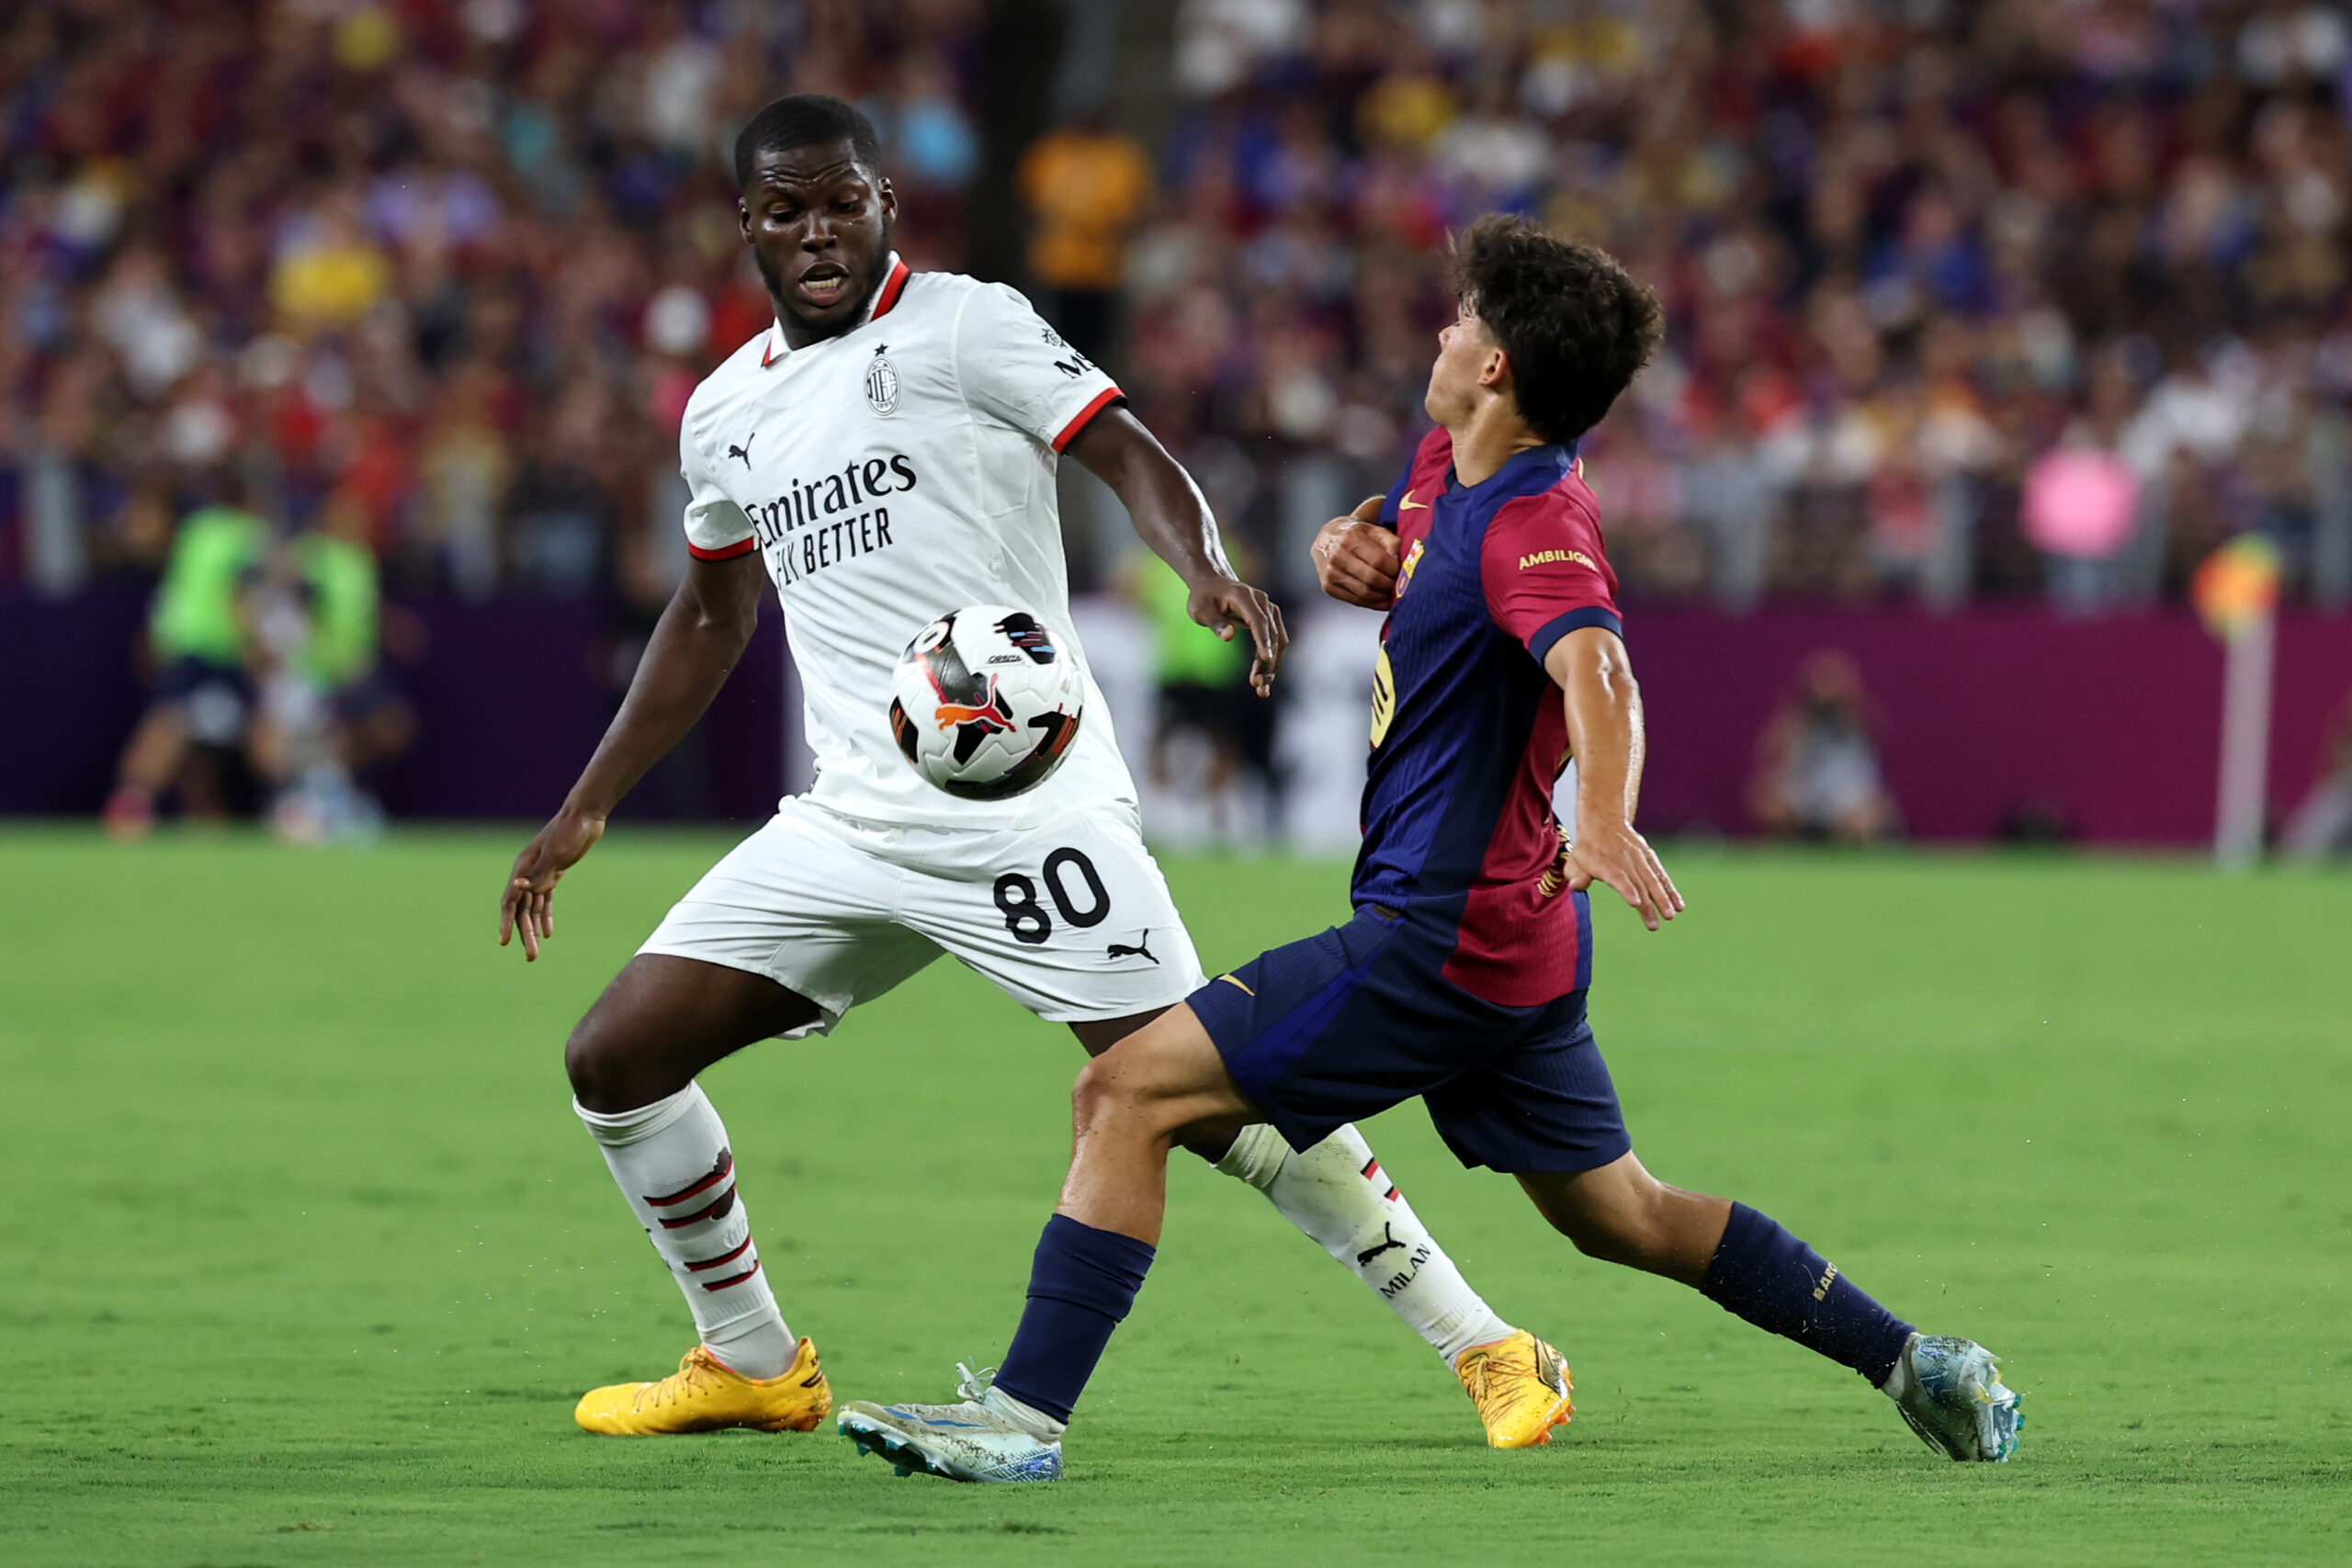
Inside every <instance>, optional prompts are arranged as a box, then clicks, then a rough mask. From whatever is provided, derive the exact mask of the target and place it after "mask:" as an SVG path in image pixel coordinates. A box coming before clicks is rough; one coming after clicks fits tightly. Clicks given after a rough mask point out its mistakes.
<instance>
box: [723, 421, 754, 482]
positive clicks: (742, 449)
mask: <svg viewBox="0 0 2352 1568" xmlns="http://www.w3.org/2000/svg"><path fill="white" fill-rule="evenodd" d="M759 434H760V433H759V432H758V431H756V430H755V431H753V432H752V434H749V435H746V436H745V437H743V445H741V446H733V445H729V446H728V448H727V455H728V456H729V457H741V458H742V459H743V468H744V470H745V471H746V472H749V471H750V469H751V467H752V442H753V441H755V440H757V439H758V438H759Z"/></svg>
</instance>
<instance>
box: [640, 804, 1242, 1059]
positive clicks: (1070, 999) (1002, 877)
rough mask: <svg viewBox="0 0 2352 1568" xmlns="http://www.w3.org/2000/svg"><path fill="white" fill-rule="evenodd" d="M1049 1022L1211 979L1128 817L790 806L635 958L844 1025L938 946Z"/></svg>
mask: <svg viewBox="0 0 2352 1568" xmlns="http://www.w3.org/2000/svg"><path fill="white" fill-rule="evenodd" d="M943 950H944V951H945V952H948V953H954V954H955V955H956V957H958V958H960V959H962V960H963V961H964V962H965V963H966V964H969V965H970V966H971V967H973V968H974V969H977V970H978V971H979V972H980V973H981V974H983V975H985V976H988V977H989V979H991V980H993V981H995V982H996V983H997V985H998V986H1000V987H1002V988H1003V990H1004V991H1005V993H1006V994H1007V995H1009V996H1011V997H1012V999H1013V1000H1015V1001H1017V1002H1019V1003H1020V1004H1021V1005H1022V1006H1023V1007H1025V1008H1027V1009H1028V1010H1030V1011H1032V1012H1034V1013H1035V1014H1036V1015H1037V1016H1038V1017H1039V1018H1042V1019H1046V1020H1048V1021H1052V1022H1055V1023H1079V1022H1085V1021H1089V1020H1093V1019H1105V1018H1125V1017H1127V1016H1129V1015H1131V1014H1134V1013H1139V1012H1151V1011H1154V1010H1159V1009H1162V1008H1168V1007H1172V1006H1174V1005H1175V1004H1176V1003H1178V1002H1180V1001H1182V1000H1183V999H1184V998H1185V997H1187V996H1189V995H1190V994H1191V993H1192V992H1193V990H1195V989H1197V988H1198V987H1200V986H1201V985H1202V984H1203V983H1204V981H1205V979H1206V978H1207V977H1206V976H1204V975H1203V974H1202V973H1201V961H1200V959H1199V957H1198V956H1197V955H1196V954H1195V953H1193V939H1192V937H1191V935H1190V934H1189V933H1187V932H1186V931H1185V930H1184V922H1183V921H1182V919H1180V918H1179V917H1178V915H1177V913H1176V904H1175V901H1174V900H1173V899H1172V898H1170V897H1169V896H1168V884H1167V883H1166V882H1165V881H1164V880H1163V879H1162V878H1161V877H1160V874H1159V866H1158V864H1156V863H1154V862H1153V860H1152V858H1151V852H1150V851H1148V850H1147V849H1145V848H1144V846H1143V835H1142V833H1141V831H1140V830H1139V828H1138V825H1137V822H1136V811H1135V807H1132V806H1129V805H1125V804H1124V803H1121V802H1117V801H1106V802H1104V803H1103V805H1102V806H1101V807H1093V808H1090V809H1087V810H1084V811H1080V812H1077V813H1073V814H1072V815H1070V816H1069V817H1067V818H1064V819H1063V820H1062V821H1060V822H1059V823H1057V824H1055V825H1052V826H1049V827H1043V828H1023V829H1001V830H993V831H988V832H974V831H972V830H971V829H959V828H949V827H937V828H933V827H920V828H902V827H891V826H886V825H884V824H880V823H874V822H865V821H860V820H858V819H856V818H849V817H844V816H842V815H841V814H840V813H838V812H835V811H831V810H828V809H826V808H825V807H821V806H818V805H816V804H814V803H812V802H810V801H809V800H807V799H805V798H803V797H801V796H797V795H796V796H793V797H792V798H790V799H788V800H786V802H785V803H784V805H783V807H782V809H780V810H779V811H778V812H777V813H776V815H775V818H774V819H773V820H771V821H770V822H769V823H768V824H767V826H766V827H764V828H762V829H760V830H759V831H758V832H756V833H754V834H752V836H751V837H750V838H748V839H746V840H743V841H742V842H741V843H740V844H738V845H736V846H735V848H734V849H733V850H731V851H729V852H728V854H727V858H726V859H724V860H722V861H720V862H719V863H718V864H717V865H715V866H713V867H711V869H710V871H709V874H707V875H706V876H704V877H703V879H702V880H701V881H700V882H698V883H696V884H695V886H694V890H693V891H692V892H690V893H688V894H687V895H686V896H685V897H684V898H683V899H681V900H679V902H678V904H677V906H676V908H673V909H672V910H671V911H670V913H669V915H668V916H667V917H666V918H665V919H663V920H662V924H661V925H660V927H658V928H657V929H656V930H655V931H654V932H653V934H652V935H651V936H650V937H649V938H647V939H646V942H645V945H644V946H643V947H641V948H639V949H638V951H639V952H640V953H669V954H672V955H673V956H676V957H679V958H698V959H700V960H702V961H703V962H704V963H706V964H724V965H726V966H727V967H728V968H729V969H744V970H749V971H750V972H751V973H752V974H754V975H764V976H767V977H768V978H769V979H771V980H774V981H775V982H776V984H778V985H780V986H784V987H788V988H789V989H791V990H794V991H797V992H798V993H799V994H800V995H802V996H804V997H807V998H809V1000H810V1001H812V1002H815V1003H816V1004H817V1006H818V1009H819V1010H820V1012H821V1014H822V1016H821V1017H820V1019H819V1020H818V1021H817V1022H815V1023H813V1024H810V1025H809V1026H808V1027H807V1028H804V1029H798V1030H795V1031H793V1032H792V1035H793V1036H794V1037H797V1036H800V1035H806V1034H830V1033H831V1032H832V1029H833V1026H834V1025H835V1024H837V1023H839V1022H840V1021H841V1020H842V1014H843V1013H845V1012H847V1011H849V1010H850V1009H852V1008H854V1007H855V1006H856V1005H857V1004H858V1003H860V1002H863V1001H870V1000H872V999H873V998H876V997H878V996H880V995H881V994H882V993H883V992H885V991H887V990H888V989H889V988H890V987H893V986H895V985H897V984H898V983H899V981H901V980H904V979H905V978H907V977H908V976H910V975H912V974H914V973H915V972H916V971H917V970H919V969H921V968H922V967H923V966H924V965H925V964H929V963H930V962H931V961H932V960H933V959H934V958H937V957H938V956H939V955H940V953H941V952H942V951H943Z"/></svg>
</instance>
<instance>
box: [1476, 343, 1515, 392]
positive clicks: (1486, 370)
mask: <svg viewBox="0 0 2352 1568" xmlns="http://www.w3.org/2000/svg"><path fill="white" fill-rule="evenodd" d="M1478 385H1480V386H1481V387H1485V388H1487V389H1490V390H1493V391H1498V392H1499V391H1502V390H1504V389H1506V388H1508V387H1509V386H1510V355H1508V354H1506V353H1504V352H1503V350H1502V348H1501V347H1500V346H1499V345H1497V346H1494V347H1490V348H1488V349H1487V352H1486V353H1485V354H1484V355H1481V356H1480V358H1479V360H1478Z"/></svg>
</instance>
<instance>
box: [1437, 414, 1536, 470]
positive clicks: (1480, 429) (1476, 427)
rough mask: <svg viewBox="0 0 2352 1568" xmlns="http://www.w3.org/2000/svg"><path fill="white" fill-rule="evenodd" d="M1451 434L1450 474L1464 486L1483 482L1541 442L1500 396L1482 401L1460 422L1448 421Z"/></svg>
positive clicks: (1448, 430) (1446, 430) (1447, 432)
mask: <svg viewBox="0 0 2352 1568" xmlns="http://www.w3.org/2000/svg"><path fill="white" fill-rule="evenodd" d="M1445 433H1446V434H1448V435H1451V436H1452V437H1453V477H1454V478H1455V479H1460V480H1461V481H1462V482H1463V483H1464V485H1477V484H1484V483H1486V482H1487V480H1488V479H1493V478H1494V477H1495V471H1496V470H1497V469H1498V468H1501V467H1502V466H1503V465H1504V464H1505V463H1508V462H1510V460H1511V459H1512V458H1513V457H1518V456H1519V455H1520V454H1521V452H1525V451H1528V450H1529V449H1531V448H1532V447H1536V446H1543V445H1544V438H1543V437H1542V436H1540V435H1538V434H1535V432H1533V431H1532V430H1530V429H1528V428H1527V424H1526V422H1525V421H1523V420H1521V418H1520V417H1519V412H1518V411H1517V410H1516V409H1514V408H1512V407H1511V406H1510V403H1508V402H1506V401H1505V400H1502V399H1500V398H1489V399H1487V400H1484V401H1482V402H1481V403H1480V404H1479V406H1478V407H1477V409H1476V410H1475V411H1474V412H1472V413H1471V415H1470V417H1469V418H1468V419H1467V420H1465V421H1464V422H1463V423H1460V424H1458V425H1455V424H1449V425H1447V426H1446V427H1445Z"/></svg>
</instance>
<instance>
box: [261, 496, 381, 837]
mask: <svg viewBox="0 0 2352 1568" xmlns="http://www.w3.org/2000/svg"><path fill="white" fill-rule="evenodd" d="M381 615H382V606H381V603H380V596H379V588H378V581H377V570H376V557H375V552H374V551H373V550H371V549H370V548H369V547H368V512H367V507H366V503H365V502H363V501H362V500H361V499H360V498H359V497H358V496H356V495H354V494H351V493H348V492H343V493H338V494H337V495H335V496H334V497H332V498H330V499H329V501H328V502H327V505H326V507H325V510H324V512H323V513H322V519H321V522H320V525H319V526H318V527H316V528H314V529H311V531H309V532H307V533H305V534H303V535H301V536H299V537H297V538H295V539H294V540H292V541H291V542H290V543H289V544H288V545H287V546H286V547H283V548H281V549H279V550H277V551H275V552H273V556H272V560H271V570H270V571H269V572H268V574H267V575H266V579H265V587H264V590H263V592H262V595H261V608H260V609H259V611H258V612H257V614H256V615H255V627H256V636H255V637H254V643H255V645H256V647H257V649H258V650H259V652H260V655H261V660H260V662H261V664H262V667H263V671H264V673H263V676H262V680H261V683H260V685H261V700H260V704H259V711H258V713H257V715H256V718H255V722H254V739H253V752H254V765H255V767H256V769H257V771H258V772H259V773H260V774H261V776H262V778H263V779H264V780H265V781H266V783H267V784H269V786H270V788H271V790H272V791H273V794H274V796H275V798H274V799H273V801H272V803H271V807H270V818H271V821H272V823H273V824H274V825H275V827H276V828H277V831H278V833H279V834H280V836H282V837H284V838H287V839H290V840H295V841H296V842H300V843H316V842H319V841H321V840H327V839H350V838H365V837H367V836H368V835H369V834H370V833H372V832H373V831H374V829H376V827H377V826H378V825H379V823H380V822H381V820H382V817H383V813H382V811H381V809H380V808H379V807H378V806H377V804H376V801H375V798H374V796H373V795H370V794H369V793H368V791H367V790H366V789H365V788H363V787H362V785H361V783H360V780H361V778H362V776H363V775H364V774H365V773H366V772H367V771H368V770H370V769H373V768H377V767H380V766H381V765H382V764H384V763H386V762H389V761H391V760H392V759H394V758H396V757H398V756H399V755H400V754H401V752H402V751H404V750H407V748H408V745H409V742H410V741H411V740H412V739H413V738H414V736H415V732H416V716H415V713H414V711H413V709H412V708H411V707H410V706H409V705H408V702H407V701H406V699H405V698H403V697H402V696H401V694H400V691H399V689H398V688H397V687H396V686H394V685H393V684H392V682H391V681H390V677H389V675H388V674H387V673H386V672H385V671H384V670H383V668H382V665H381V661H380V657H379V656H380V652H381V647H380V631H381Z"/></svg>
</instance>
